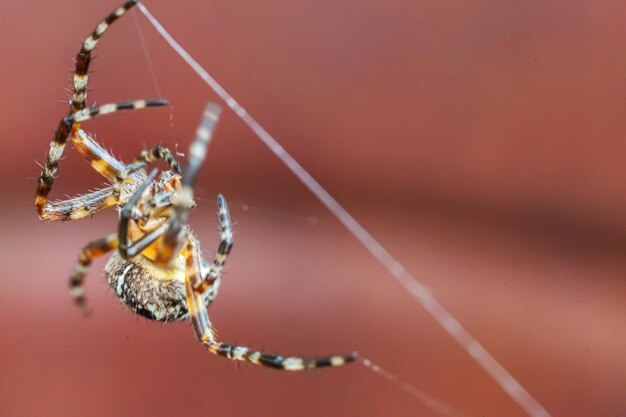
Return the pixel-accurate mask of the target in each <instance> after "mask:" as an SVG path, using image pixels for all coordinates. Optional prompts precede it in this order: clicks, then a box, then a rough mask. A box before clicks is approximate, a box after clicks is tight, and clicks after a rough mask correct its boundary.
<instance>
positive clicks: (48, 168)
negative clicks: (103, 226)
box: [35, 99, 168, 220]
mask: <svg viewBox="0 0 626 417" xmlns="http://www.w3.org/2000/svg"><path fill="white" fill-rule="evenodd" d="M167 103H168V102H167V101H166V100H161V99H156V100H137V101H124V102H120V103H109V104H103V105H102V106H99V107H95V108H90V109H83V110H80V111H78V112H76V113H74V114H70V115H68V116H66V117H64V118H63V119H62V120H61V121H60V123H59V127H58V128H57V130H56V132H55V134H54V138H53V140H52V142H50V149H49V150H48V155H47V157H46V161H45V164H44V166H43V168H42V171H41V175H40V176H39V180H38V181H37V190H36V195H35V207H36V208H37V213H38V214H39V217H40V218H41V219H43V220H46V219H47V217H49V216H46V214H45V213H46V211H47V209H48V206H49V205H50V203H48V195H49V194H50V190H52V185H53V184H54V179H55V178H56V173H57V169H58V165H59V160H60V159H61V157H62V156H63V150H64V149H65V143H66V142H67V138H68V137H69V135H70V133H73V134H72V137H73V138H78V139H77V140H78V141H79V145H78V147H79V148H80V149H83V151H84V152H86V154H87V155H89V156H88V157H87V159H88V160H89V159H90V158H91V160H90V163H91V164H92V166H94V168H96V170H97V171H98V169H100V170H102V171H103V172H110V171H111V170H114V169H115V168H114V167H111V166H109V164H108V162H109V160H115V158H113V157H112V156H111V155H110V154H109V153H108V152H106V151H104V149H102V147H100V146H99V145H98V149H95V148H90V147H89V146H90V145H91V144H88V143H87V142H85V137H86V135H79V134H78V132H80V130H79V129H78V128H77V124H78V123H80V122H82V121H86V120H89V119H91V118H93V117H95V116H97V115H104V114H110V113H114V112H116V111H119V110H134V109H143V108H147V107H156V106H164V105H166V104H167ZM91 142H93V143H94V144H95V141H93V140H92V141H91ZM81 147H82V148H81ZM100 151H102V152H104V154H102V153H98V152H100ZM107 155H108V158H109V159H102V157H103V156H107ZM100 161H102V162H100ZM115 162H117V164H116V166H117V167H118V168H119V166H123V164H122V163H121V162H118V161H117V160H115ZM98 172H101V171H98ZM58 203H63V202H62V201H61V202H58Z"/></svg>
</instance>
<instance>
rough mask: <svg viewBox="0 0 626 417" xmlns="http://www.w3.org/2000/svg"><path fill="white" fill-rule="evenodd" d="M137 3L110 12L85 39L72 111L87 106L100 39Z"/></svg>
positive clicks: (75, 84)
mask: <svg viewBox="0 0 626 417" xmlns="http://www.w3.org/2000/svg"><path fill="white" fill-rule="evenodd" d="M136 3H137V0H131V1H127V2H126V3H124V4H123V5H122V6H121V7H118V8H117V9H115V11H113V12H112V13H110V14H109V15H108V16H107V17H106V18H105V19H104V20H103V21H102V22H100V23H99V24H98V26H96V27H95V29H94V30H93V31H92V32H91V34H90V35H89V36H88V37H87V39H85V41H84V42H83V44H82V45H81V47H80V50H79V51H78V53H77V54H76V68H75V69H74V84H73V93H72V101H71V110H70V113H74V112H77V111H79V110H82V109H84V108H85V102H86V100H87V82H88V80H89V75H88V73H89V64H90V62H91V52H92V51H93V49H94V48H95V47H96V45H97V43H98V41H99V40H100V38H101V37H102V35H103V34H104V32H106V30H107V29H108V28H109V26H111V24H113V22H115V21H116V20H117V19H119V18H120V17H122V15H124V13H126V11H127V10H128V9H130V8H131V7H133V6H134V5H135V4H136Z"/></svg>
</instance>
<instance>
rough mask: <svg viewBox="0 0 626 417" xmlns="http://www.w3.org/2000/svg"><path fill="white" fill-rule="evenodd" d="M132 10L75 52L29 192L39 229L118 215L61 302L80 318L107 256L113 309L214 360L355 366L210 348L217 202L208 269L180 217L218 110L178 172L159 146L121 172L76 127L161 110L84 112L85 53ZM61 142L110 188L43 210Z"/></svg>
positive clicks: (142, 104)
mask: <svg viewBox="0 0 626 417" xmlns="http://www.w3.org/2000/svg"><path fill="white" fill-rule="evenodd" d="M136 2H137V1H136V0H131V1H127V2H126V3H124V5H122V6H121V7H119V8H117V9H116V10H115V11H114V12H112V13H111V14H109V15H108V16H107V17H106V18H105V19H104V20H103V21H102V22H101V23H100V24H99V25H98V26H96V28H95V29H94V30H93V32H92V33H91V34H90V35H89V37H87V39H86V40H85V41H84V43H83V44H82V46H81V49H80V51H79V52H78V54H77V56H76V68H75V71H74V79H73V93H72V98H71V101H70V110H69V112H68V114H67V116H65V117H64V118H63V119H61V121H60V123H59V126H58V128H57V130H56V132H55V135H54V138H53V140H52V141H51V143H50V149H49V151H48V155H47V158H46V161H45V164H44V166H43V168H42V173H41V176H40V177H39V180H38V184H37V192H36V197H35V207H36V208H37V213H38V214H39V217H40V218H41V219H42V220H45V221H66V220H78V219H81V218H84V217H87V216H90V215H93V214H95V213H97V212H99V211H101V210H104V209H106V208H109V207H116V208H117V210H118V212H119V218H120V222H119V230H118V231H117V232H116V233H112V234H110V235H108V236H106V237H104V238H101V239H97V240H94V241H92V242H91V243H88V244H87V245H86V246H85V247H84V248H83V249H82V251H81V252H80V255H79V256H78V263H77V264H76V267H75V270H74V273H73V274H72V276H71V278H70V294H71V295H72V296H73V298H74V300H75V302H76V304H77V305H78V306H79V307H80V308H81V310H82V311H83V312H85V313H86V312H88V311H89V308H88V305H87V303H86V300H85V297H84V288H83V281H84V279H85V275H86V273H87V269H88V267H89V265H91V263H92V262H93V260H94V259H95V258H98V257H100V256H103V255H105V254H107V253H109V252H113V253H112V255H111V256H110V258H109V260H108V262H107V263H106V266H105V274H106V277H107V281H108V283H109V285H110V286H111V288H112V289H113V290H114V291H115V293H116V295H117V296H118V297H119V298H120V300H121V302H122V303H123V304H125V305H126V306H128V307H130V308H131V309H132V310H133V311H134V312H135V313H137V314H139V315H140V316H143V317H146V318H148V319H151V320H158V321H164V322H169V321H175V320H185V319H189V318H191V320H192V323H193V327H194V330H195V334H196V336H197V337H198V339H199V341H200V342H201V343H202V344H203V345H204V346H205V347H206V348H207V349H208V350H209V352H211V353H213V354H216V355H220V356H223V357H226V358H228V359H230V360H234V361H247V362H250V363H253V364H256V365H263V366H267V367H271V368H277V369H283V370H287V371H299V370H304V369H312V368H318V367H325V366H341V365H344V364H347V363H349V362H352V361H354V360H355V358H356V354H355V353H353V354H348V355H335V356H330V357H326V358H308V359H305V358H299V357H282V356H280V355H277V354H266V353H263V352H260V351H255V350H252V349H249V348H247V347H243V346H236V345H231V344H226V343H221V342H218V341H217V339H216V335H215V331H214V330H213V326H212V324H211V321H210V320H209V316H208V313H207V306H208V305H210V304H211V302H212V301H213V300H214V299H215V297H216V296H217V292H218V289H219V286H220V274H221V271H222V268H223V267H224V263H225V262H226V259H227V257H228V255H229V253H230V251H231V248H232V246H233V233H232V227H231V221H230V214H229V211H228V205H227V204H226V200H225V199H224V197H223V196H222V195H218V196H217V207H218V217H219V227H220V232H221V235H220V243H219V246H218V248H217V252H216V255H215V258H214V260H213V261H212V262H208V261H206V260H205V259H203V257H202V254H201V251H200V244H199V242H198V240H197V239H196V237H195V236H194V235H193V233H192V231H191V229H190V228H189V226H188V225H187V217H188V214H189V210H190V209H192V208H194V207H195V205H196V203H195V201H194V194H193V186H194V183H195V182H196V178H197V176H198V172H199V170H200V167H201V165H202V163H203V161H204V159H205V156H206V152H207V147H208V144H209V141H210V139H211V136H212V134H213V130H214V127H215V124H216V123H217V120H218V117H219V113H220V107H219V106H218V105H216V104H213V103H209V104H208V105H207V107H206V109H205V111H204V115H203V118H202V122H201V123H200V125H199V127H198V129H197V131H196V137H195V139H194V140H193V142H192V144H191V147H190V149H189V157H188V159H187V162H186V167H185V169H184V170H181V167H180V164H179V163H178V161H177V160H176V158H175V157H174V155H173V154H172V152H171V151H170V150H169V149H168V148H166V147H164V146H157V147H154V148H152V149H149V150H144V151H143V152H141V153H140V154H139V155H138V156H137V157H136V158H135V159H134V160H133V162H131V163H129V164H125V163H123V162H121V161H119V160H117V159H116V158H114V157H113V156H112V155H111V154H110V153H109V152H107V151H106V150H105V149H104V148H102V147H101V146H100V145H99V144H98V143H97V142H96V141H95V139H94V138H93V137H92V136H91V135H89V134H88V133H86V132H85V131H84V130H82V128H81V122H84V121H87V120H89V119H91V118H93V117H96V116H98V115H104V114H110V113H114V112H117V111H120V110H132V109H143V108H147V107H155V106H164V105H167V101H166V100H162V99H153V100H137V101H128V102H119V103H111V104H104V105H101V106H99V107H86V99H87V93H86V92H87V81H88V70H89V63H90V60H91V53H92V51H93V49H94V48H95V46H96V44H97V43H98V41H99V39H100V38H101V37H102V35H103V34H104V33H105V31H106V30H107V29H108V28H109V26H110V25H111V24H112V23H113V22H115V21H116V20H117V19H119V18H120V17H121V16H122V15H124V14H125V13H126V12H127V11H128V10H129V9H130V8H132V7H133V6H134V5H135V4H136ZM68 138H69V139H70V140H71V141H72V142H73V143H74V145H75V148H76V149H77V150H78V152H79V153H80V154H81V155H82V156H83V157H85V158H86V159H87V161H88V162H89V163H90V165H91V167H92V168H94V169H95V170H96V171H97V172H98V173H100V174H101V175H102V176H104V177H105V178H106V179H107V180H108V181H109V185H108V186H106V187H104V188H102V189H99V190H96V191H92V192H90V193H88V194H84V195H79V196H76V197H73V198H69V199H67V200H63V201H53V202H50V201H48V195H49V193H50V190H51V189H52V185H53V182H54V179H55V177H56V172H57V167H58V163H59V160H60V159H61V157H62V155H63V150H64V147H65V144H66V142H67V140H68ZM155 160H162V161H164V162H165V163H166V164H167V165H168V167H169V169H168V170H162V171H160V172H159V170H158V169H156V168H155V169H153V170H152V171H151V172H150V173H148V172H147V171H146V167H147V165H148V164H149V163H151V162H153V161H155Z"/></svg>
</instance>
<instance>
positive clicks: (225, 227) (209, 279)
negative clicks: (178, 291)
mask: <svg viewBox="0 0 626 417" xmlns="http://www.w3.org/2000/svg"><path fill="white" fill-rule="evenodd" d="M217 210H218V211H217V214H218V217H219V224H220V244H219V246H218V247H217V253H216V254H215V259H214V260H213V263H211V265H210V266H209V272H208V273H207V274H206V276H204V277H203V278H202V280H201V281H200V282H198V283H197V284H194V290H195V291H196V292H199V293H201V294H203V293H204V292H205V291H206V290H207V289H209V288H210V287H211V286H213V284H214V283H215V281H216V280H217V279H218V278H219V277H220V274H221V272H222V268H224V264H225V263H226V258H227V257H228V254H229V253H230V251H231V249H232V247H233V229H232V225H231V222H230V213H229V212H228V205H227V204H226V199H225V198H224V196H223V195H221V194H218V196H217Z"/></svg>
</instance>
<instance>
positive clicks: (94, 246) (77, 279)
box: [70, 233, 118, 314]
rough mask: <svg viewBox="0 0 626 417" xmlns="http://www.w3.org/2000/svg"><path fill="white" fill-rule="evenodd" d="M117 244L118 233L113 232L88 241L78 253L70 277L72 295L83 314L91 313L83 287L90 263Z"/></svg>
mask: <svg viewBox="0 0 626 417" xmlns="http://www.w3.org/2000/svg"><path fill="white" fill-rule="evenodd" d="M117 246H118V239H117V233H112V234H110V235H108V236H106V237H103V238H100V239H97V240H94V241H93V242H90V243H88V244H87V245H86V246H85V247H84V248H83V249H82V251H81V252H80V254H79V255H78V262H77V263H76V267H75V268H74V273H73V274H72V276H71V278H70V295H71V296H72V298H74V301H75V302H76V305H77V306H78V307H79V308H80V309H81V311H82V312H83V314H87V313H89V306H88V304H87V300H86V299H85V288H84V287H83V283H84V281H85V275H86V274H87V270H88V268H89V265H91V263H92V262H93V260H94V259H95V258H99V257H100V256H102V255H105V254H107V253H108V252H110V251H112V250H113V249H115V248H117Z"/></svg>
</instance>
